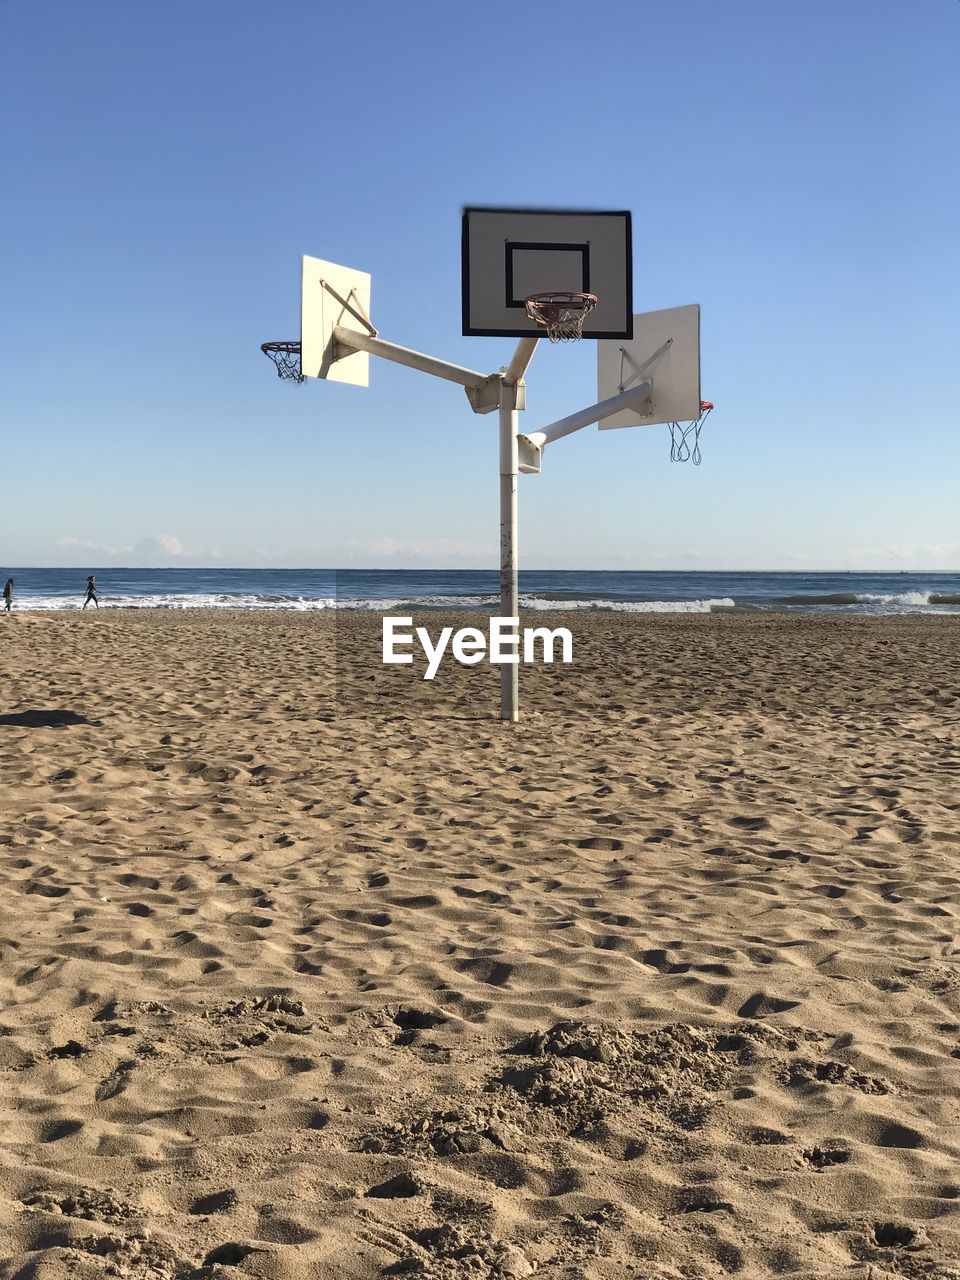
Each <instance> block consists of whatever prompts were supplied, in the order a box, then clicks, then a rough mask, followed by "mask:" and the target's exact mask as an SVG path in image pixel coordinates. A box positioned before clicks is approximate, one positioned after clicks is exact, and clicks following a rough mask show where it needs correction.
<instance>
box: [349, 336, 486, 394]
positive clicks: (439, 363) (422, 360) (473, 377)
mask: <svg viewBox="0 0 960 1280" xmlns="http://www.w3.org/2000/svg"><path fill="white" fill-rule="evenodd" d="M333 338H334V341H335V342H336V344H337V346H338V347H346V348H347V349H348V352H349V351H367V352H369V353H370V355H372V356H382V357H383V359H384V360H393V361H394V363H395V364H405V365H406V366H407V368H408V369H419V370H420V372H421V373H432V374H433V376H434V377H435V378H445V379H446V380H447V381H448V382H459V384H460V385H461V387H478V386H479V385H480V383H481V382H483V381H484V380H485V379H486V376H487V375H486V374H485V373H477V372H476V371H475V370H474V369H463V368H461V367H460V365H458V364H448V362H447V361H446V360H438V359H437V358H436V357H435V356H427V355H424V354H423V352H421V351H411V349H410V348H409V347H398V346H397V344H396V343H395V342H385V341H384V340H383V338H374V337H372V336H371V335H370V334H367V333H360V332H359V331H358V330H356V329H347V328H345V327H344V326H343V325H340V324H338V325H337V327H336V328H335V329H334V331H333Z"/></svg>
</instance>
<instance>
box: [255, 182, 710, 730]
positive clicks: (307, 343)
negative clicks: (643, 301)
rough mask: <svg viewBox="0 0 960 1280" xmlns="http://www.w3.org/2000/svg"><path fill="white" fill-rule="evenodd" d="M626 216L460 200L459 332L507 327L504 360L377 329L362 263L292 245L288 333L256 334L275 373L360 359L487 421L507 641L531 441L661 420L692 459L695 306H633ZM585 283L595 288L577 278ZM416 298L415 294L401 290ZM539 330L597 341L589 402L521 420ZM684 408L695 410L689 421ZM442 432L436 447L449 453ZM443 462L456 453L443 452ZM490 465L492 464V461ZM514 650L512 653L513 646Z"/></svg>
mask: <svg viewBox="0 0 960 1280" xmlns="http://www.w3.org/2000/svg"><path fill="white" fill-rule="evenodd" d="M631 245H632V239H631V215H630V213H629V211H626V210H617V209H613V210H609V209H595V210H590V209H586V210H584V209H515V208H488V207H479V206H477V207H472V208H467V209H464V211H463V221H462V234H461V306H462V319H463V325H462V330H463V335H464V336H465V337H470V336H477V337H492V338H497V337H499V338H513V339H515V340H516V343H517V345H516V349H515V351H514V353H513V356H512V358H511V359H510V362H509V364H507V365H506V366H505V367H504V366H501V367H500V368H499V369H498V370H496V371H495V372H493V373H489V374H488V373H483V372H482V371H480V370H477V369H468V368H465V367H463V366H461V365H459V364H453V363H451V362H450V361H448V360H442V359H440V358H438V357H436V356H433V355H428V354H426V353H424V352H422V351H414V350H413V349H412V348H410V347H404V346H400V345H399V344H397V343H395V342H388V341H386V340H385V339H383V338H381V337H380V336H379V334H378V332H377V330H376V328H375V327H374V325H373V324H372V322H371V320H370V314H371V307H370V295H371V277H370V275H369V273H368V272H365V271H360V270H357V269H356V268H354V267H347V266H343V265H341V264H339V263H334V262H328V261H326V260H325V259H321V258H314V257H311V256H309V255H304V256H303V258H302V260H301V289H300V338H299V341H287V342H264V343H263V344H262V345H261V348H260V349H261V351H262V352H263V353H264V355H267V356H269V357H270V359H271V360H272V361H273V364H274V366H275V368H276V370H277V376H278V377H279V378H280V379H281V380H282V381H285V382H293V383H301V382H303V381H305V380H312V379H321V380H326V381H330V382H339V383H341V384H344V385H351V386H355V387H366V386H367V385H369V374H368V366H369V363H370V361H369V357H371V356H376V357H379V358H380V359H383V360H387V361H391V362H393V363H395V364H400V365H404V366H406V367H407V368H409V369H412V370H415V371H416V372H418V373H422V374H429V375H430V376H432V377H435V378H441V379H444V380H445V381H447V382H452V383H455V384H459V386H461V387H462V388H463V390H464V391H465V393H466V396H467V400H468V402H469V404H470V408H471V409H472V410H473V412H474V413H475V414H481V415H482V414H495V415H496V417H497V420H498V425H499V431H498V433H497V435H498V450H497V462H498V466H497V473H498V479H499V490H500V495H499V496H500V502H499V511H500V538H499V551H500V593H499V594H500V602H499V611H500V618H501V620H502V621H503V622H504V623H506V624H509V626H508V629H507V631H506V632H505V633H504V634H505V635H506V636H508V637H509V638H510V640H511V641H515V643H516V645H519V642H520V632H519V622H520V612H521V604H520V582H519V551H520V548H519V538H518V532H517V526H518V520H517V515H518V478H519V476H520V475H539V474H540V472H541V469H542V462H543V452H544V449H545V448H546V447H547V446H548V445H549V446H550V447H551V449H552V447H553V445H554V443H555V442H556V441H559V440H561V439H563V438H564V437H566V436H569V435H572V434H573V433H574V432H577V431H581V430H583V429H584V428H586V427H590V426H593V425H594V424H597V425H598V426H599V428H600V430H601V431H606V430H616V429H620V428H633V427H650V426H655V425H664V424H665V425H668V426H669V427H670V443H671V451H670V457H671V460H672V461H674V462H688V461H690V462H693V464H694V465H695V466H699V464H700V462H701V456H700V447H699V437H700V428H701V427H702V426H703V423H704V421H705V419H706V417H707V415H708V414H709V413H710V412H711V410H712V409H713V405H712V404H711V403H710V402H709V401H708V400H701V398H700V395H701V390H700V307H699V305H697V304H696V303H690V304H687V305H685V306H680V307H669V308H666V309H661V310H659V311H651V312H646V313H642V314H639V315H635V314H634V312H633V285H632V280H633V269H632V247H631ZM590 289H595V290H596V292H595V293H590V292H588V290H590ZM414 296H416V295H414ZM541 338H549V339H550V341H551V342H575V341H577V340H578V339H581V338H587V339H595V340H597V382H596V403H594V404H589V405H587V406H586V407H584V408H582V409H578V410H577V411H576V412H574V413H568V414H567V415H566V416H565V417H562V418H558V419H556V420H555V421H553V422H549V423H547V424H546V425H545V426H543V427H541V428H539V429H538V430H534V431H529V432H521V431H520V413H521V411H522V410H525V409H526V407H527V406H526V375H527V370H528V368H529V365H530V362H531V360H532V359H533V355H534V352H535V351H536V348H537V346H538V345H539V342H540V340H541ZM691 410H693V416H694V420H693V421H690V420H689V419H690V416H691ZM452 438H453V437H452V436H450V435H449V433H448V434H447V436H446V437H445V440H444V442H443V445H442V447H443V456H444V457H447V454H448V453H449V452H451V451H450V450H447V448H446V443H445V442H446V440H447V439H452ZM449 465H450V467H451V469H452V470H453V472H454V474H458V473H457V472H456V463H455V461H451V462H450V464H449ZM491 469H492V468H491ZM514 652H518V650H517V649H515V650H514ZM519 670H520V663H519V660H517V661H511V660H510V658H509V657H508V658H507V659H506V660H504V661H502V662H501V671H500V718H501V719H502V720H504V721H512V722H516V721H517V720H518V719H519V717H520V709H519Z"/></svg>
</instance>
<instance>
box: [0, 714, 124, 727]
mask: <svg viewBox="0 0 960 1280" xmlns="http://www.w3.org/2000/svg"><path fill="white" fill-rule="evenodd" d="M99 723H100V721H99V720H88V719H87V717H86V716H81V715H79V714H78V713H77V712H76V711H18V712H16V714H15V715H9V716H0V724H14V725H19V726H20V728H22V729H59V728H60V727H61V726H63V725H67V724H99Z"/></svg>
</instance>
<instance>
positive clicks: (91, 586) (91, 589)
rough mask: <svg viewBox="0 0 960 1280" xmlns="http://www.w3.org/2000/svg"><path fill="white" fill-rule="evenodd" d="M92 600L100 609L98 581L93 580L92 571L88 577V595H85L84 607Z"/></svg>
mask: <svg viewBox="0 0 960 1280" xmlns="http://www.w3.org/2000/svg"><path fill="white" fill-rule="evenodd" d="M91 600H92V601H93V603H94V604H95V605H96V606H97V608H98V609H99V608H100V599H99V597H98V596H97V584H96V583H95V582H94V580H93V574H92V573H91V575H90V577H89V578H88V579H87V594H86V596H85V597H84V601H83V607H84V608H86V607H87V605H88V604H89V603H90V601H91Z"/></svg>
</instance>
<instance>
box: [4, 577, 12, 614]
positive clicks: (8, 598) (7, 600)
mask: <svg viewBox="0 0 960 1280" xmlns="http://www.w3.org/2000/svg"><path fill="white" fill-rule="evenodd" d="M3 605H4V608H5V609H6V611H7V613H9V612H10V610H11V609H12V608H13V579H12V578H8V579H7V581H6V585H5V586H4V588H3Z"/></svg>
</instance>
